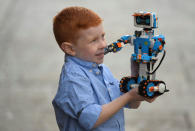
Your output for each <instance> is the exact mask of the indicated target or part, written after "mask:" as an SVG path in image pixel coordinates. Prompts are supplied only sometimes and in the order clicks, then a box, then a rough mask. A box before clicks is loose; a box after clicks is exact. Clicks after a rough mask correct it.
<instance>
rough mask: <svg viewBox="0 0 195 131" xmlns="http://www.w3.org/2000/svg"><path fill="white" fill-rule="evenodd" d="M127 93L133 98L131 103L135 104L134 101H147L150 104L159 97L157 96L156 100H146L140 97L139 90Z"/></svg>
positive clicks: (134, 89)
mask: <svg viewBox="0 0 195 131" xmlns="http://www.w3.org/2000/svg"><path fill="white" fill-rule="evenodd" d="M127 93H129V95H130V96H131V100H130V102H133V101H147V102H149V103H152V102H153V101H155V99H156V98H157V97H158V96H156V97H154V98H146V97H143V96H140V95H139V94H138V88H133V89H131V90H130V91H129V92H127Z"/></svg>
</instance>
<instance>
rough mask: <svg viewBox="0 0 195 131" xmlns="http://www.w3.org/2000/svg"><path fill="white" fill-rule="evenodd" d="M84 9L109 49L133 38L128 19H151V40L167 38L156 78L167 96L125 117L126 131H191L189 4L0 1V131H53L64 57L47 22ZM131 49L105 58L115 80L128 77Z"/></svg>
mask: <svg viewBox="0 0 195 131" xmlns="http://www.w3.org/2000/svg"><path fill="white" fill-rule="evenodd" d="M72 5H74V6H75V5H77V6H84V7H87V8H90V9H92V10H94V11H95V12H97V13H98V14H99V15H100V16H101V17H102V18H103V19H104V27H105V32H106V40H107V42H108V43H111V42H112V41H114V40H116V39H118V38H119V37H120V36H122V35H126V34H130V35H132V34H133V33H134V30H135V29H136V28H135V27H134V26H133V17H132V14H133V12H135V11H137V10H144V11H152V12H156V13H157V15H158V16H159V28H158V29H156V31H155V33H156V34H163V35H165V38H166V42H167V44H166V50H167V56H166V59H165V60H164V62H163V64H162V66H161V67H160V68H159V70H158V73H157V77H158V79H160V80H164V81H165V82H166V83H167V87H168V88H169V89H170V92H169V93H167V94H164V95H163V96H161V97H159V98H158V99H157V100H156V101H155V102H153V103H152V104H149V103H146V102H143V103H142V105H141V107H140V108H139V109H137V110H125V119H126V125H125V126H126V130H127V131H157V130H158V131H165V130H166V131H193V130H195V102H194V100H195V88H194V85H195V78H194V76H193V75H194V74H195V68H194V67H195V62H194V60H195V51H194V48H195V45H194V44H195V42H194V41H195V39H194V38H195V37H194V36H195V26H194V23H195V8H194V5H195V1H194V0H186V1H185V2H184V1H182V0H158V1H156V0H148V1H141V0H131V1H130V0H120V1H119V0H55V1H54V0H0V61H1V62H0V131H57V130H58V127H57V124H56V122H55V116H54V111H53V108H52V105H51V101H52V99H53V97H54V95H55V93H56V90H57V86H58V79H59V74H60V71H61V67H62V64H63V57H64V55H63V53H62V52H61V50H60V49H59V48H58V46H57V44H56V42H55V40H54V37H53V33H52V19H53V17H54V16H55V15H56V14H57V13H58V12H59V11H60V10H61V9H63V8H64V7H67V6H72ZM132 51H133V50H132V47H130V46H127V47H126V48H124V49H123V50H122V51H121V52H119V53H117V54H109V55H106V56H105V62H104V63H105V64H106V65H107V66H108V67H109V68H110V69H111V71H112V72H113V75H114V76H115V77H116V78H117V79H120V78H121V77H122V76H127V75H129V72H130V69H129V57H130V54H131V53H132Z"/></svg>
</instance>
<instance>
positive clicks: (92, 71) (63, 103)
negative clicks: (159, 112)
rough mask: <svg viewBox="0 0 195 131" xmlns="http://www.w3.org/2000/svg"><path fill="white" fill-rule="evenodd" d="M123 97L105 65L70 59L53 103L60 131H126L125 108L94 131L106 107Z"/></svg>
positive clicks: (65, 66) (66, 62) (117, 83)
mask: <svg viewBox="0 0 195 131" xmlns="http://www.w3.org/2000/svg"><path fill="white" fill-rule="evenodd" d="M120 95H121V93H120V90H119V82H118V81H117V80H116V79H115V78H114V77H113V75H112V74H111V72H110V71H109V69H108V68H107V67H106V66H105V65H103V64H100V65H98V64H96V63H93V62H88V61H84V60H81V59H79V58H76V57H72V56H66V58H65V63H64V65H63V67H62V72H61V76H60V81H59V87H58V91H57V94H56V96H55V98H54V100H53V102H52V104H53V107H54V110H55V114H56V120H57V124H58V127H59V129H60V131H86V130H93V131H124V112H123V108H122V109H120V110H119V111H118V112H117V113H116V114H115V115H113V116H112V117H111V118H110V119H109V120H107V121H106V122H104V123H103V124H101V125H100V126H98V127H97V128H95V129H92V128H93V126H94V124H95V123H96V121H97V119H98V117H99V115H100V112H101V111H102V105H103V104H107V103H109V102H111V101H113V100H114V99H116V98H118V97H119V96H120Z"/></svg>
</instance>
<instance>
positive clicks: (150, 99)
mask: <svg viewBox="0 0 195 131" xmlns="http://www.w3.org/2000/svg"><path fill="white" fill-rule="evenodd" d="M156 98H157V96H156V97H154V98H146V99H145V101H147V102H149V103H152V102H153V101H155V100H156Z"/></svg>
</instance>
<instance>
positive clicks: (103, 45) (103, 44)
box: [100, 40, 107, 48]
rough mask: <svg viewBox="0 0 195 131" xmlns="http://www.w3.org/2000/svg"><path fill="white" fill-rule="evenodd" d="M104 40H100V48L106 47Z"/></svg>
mask: <svg viewBox="0 0 195 131" xmlns="http://www.w3.org/2000/svg"><path fill="white" fill-rule="evenodd" d="M106 45H107V44H106V41H105V40H102V41H101V47H100V48H106Z"/></svg>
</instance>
